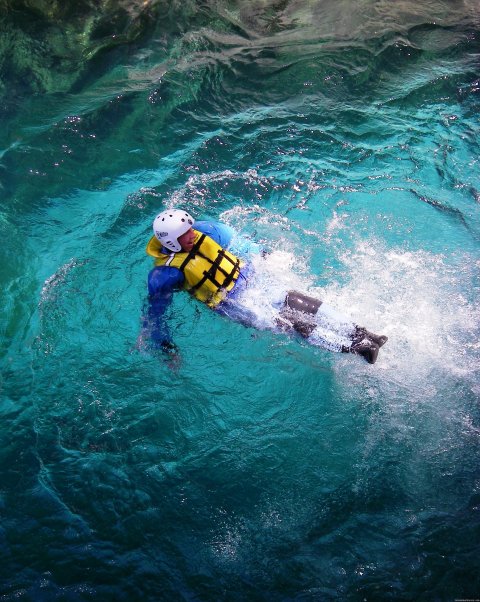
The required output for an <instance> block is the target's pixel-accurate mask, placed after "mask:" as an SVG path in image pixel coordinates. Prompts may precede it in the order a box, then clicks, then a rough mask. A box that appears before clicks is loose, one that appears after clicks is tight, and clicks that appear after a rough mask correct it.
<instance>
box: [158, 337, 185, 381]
mask: <svg viewBox="0 0 480 602" xmlns="http://www.w3.org/2000/svg"><path fill="white" fill-rule="evenodd" d="M161 347H162V351H163V354H164V356H165V359H166V361H167V366H168V367H169V368H170V370H172V371H173V372H175V373H176V372H178V371H179V369H180V366H181V365H182V357H181V355H180V352H179V351H178V347H177V346H176V345H175V343H171V342H170V341H163V343H162V345H161Z"/></svg>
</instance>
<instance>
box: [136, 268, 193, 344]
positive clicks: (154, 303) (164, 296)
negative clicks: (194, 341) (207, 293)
mask: <svg viewBox="0 0 480 602" xmlns="http://www.w3.org/2000/svg"><path fill="white" fill-rule="evenodd" d="M183 282H184V276H183V274H182V272H181V271H180V270H177V268H171V267H167V266H160V267H155V268H153V270H151V271H150V273H149V274H148V300H147V307H146V311H145V318H144V323H143V327H144V331H146V333H147V334H148V336H149V339H150V342H151V344H152V346H153V347H154V348H157V349H164V350H167V351H168V349H170V348H172V347H173V343H172V337H171V335H170V331H169V328H168V325H167V323H166V321H165V312H166V310H167V308H168V306H169V305H170V303H171V300H172V296H173V293H174V291H175V290H178V289H180V288H182V286H183Z"/></svg>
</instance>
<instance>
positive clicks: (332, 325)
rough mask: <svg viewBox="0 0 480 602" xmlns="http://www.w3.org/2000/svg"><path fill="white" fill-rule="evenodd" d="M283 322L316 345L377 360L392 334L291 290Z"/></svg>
mask: <svg viewBox="0 0 480 602" xmlns="http://www.w3.org/2000/svg"><path fill="white" fill-rule="evenodd" d="M279 325H280V326H281V327H282V328H283V329H284V330H287V329H288V327H290V328H293V329H294V330H295V331H297V332H298V333H299V334H300V335H301V336H303V337H304V338H306V339H308V341H309V342H310V343H312V344H313V345H319V346H321V347H324V348H326V349H329V350H331V351H342V352H344V353H355V354H357V355H361V356H362V357H363V358H364V359H365V360H366V361H367V362H369V363H370V364H374V363H375V362H376V360H377V356H378V350H379V348H380V347H381V346H382V345H384V344H385V343H386V342H387V340H388V337H386V336H385V335H377V334H374V333H372V332H369V331H368V330H367V329H366V328H363V327H361V326H358V325H356V324H354V323H353V322H351V321H350V320H348V318H346V317H345V316H343V315H342V314H340V313H339V312H337V311H336V310H334V309H333V308H332V307H330V306H328V305H326V304H325V303H323V302H322V301H320V300H319V299H316V298H314V297H309V296H308V295H304V294H303V293H299V292H297V291H289V292H288V293H287V296H286V298H285V304H284V306H283V308H282V310H281V311H280V314H279Z"/></svg>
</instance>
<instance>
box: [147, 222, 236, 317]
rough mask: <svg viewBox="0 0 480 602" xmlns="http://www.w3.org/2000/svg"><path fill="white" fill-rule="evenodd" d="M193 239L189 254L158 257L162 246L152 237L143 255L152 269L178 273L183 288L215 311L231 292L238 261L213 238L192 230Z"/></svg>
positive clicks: (160, 254) (181, 253) (162, 254)
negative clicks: (149, 258) (151, 260)
mask: <svg viewBox="0 0 480 602" xmlns="http://www.w3.org/2000/svg"><path fill="white" fill-rule="evenodd" d="M194 232H195V239H194V244H193V248H192V250H191V251H190V252H189V253H186V252H184V251H180V252H179V253H170V254H168V255H166V254H165V253H162V244H161V243H160V241H159V240H157V239H156V238H155V236H152V238H151V239H150V240H149V242H148V244H147V249H146V250H147V254H148V255H151V256H152V257H154V258H155V265H157V266H163V265H164V266H169V267H172V268H177V269H179V270H181V271H182V272H183V274H184V276H185V284H184V288H185V289H186V290H187V291H188V292H189V293H191V294H192V295H193V296H194V297H196V298H197V299H199V300H200V301H203V302H204V303H206V304H207V305H208V306H209V307H215V306H216V305H218V304H219V303H220V301H222V300H223V299H224V298H225V296H226V294H227V293H228V292H229V291H231V290H232V288H233V287H234V286H235V282H236V281H237V278H238V275H239V274H240V268H241V267H242V265H243V263H242V261H241V260H240V259H239V258H238V257H236V256H235V255H234V254H233V253H230V251H227V250H226V249H222V247H221V246H220V245H219V244H217V243H216V242H215V241H214V240H213V238H210V236H207V235H206V234H203V233H202V232H198V230H194Z"/></svg>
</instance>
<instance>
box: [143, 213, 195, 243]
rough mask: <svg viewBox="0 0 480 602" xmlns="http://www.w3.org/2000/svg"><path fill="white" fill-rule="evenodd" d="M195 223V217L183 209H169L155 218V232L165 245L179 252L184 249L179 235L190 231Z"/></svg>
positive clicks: (156, 236)
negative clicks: (179, 240)
mask: <svg viewBox="0 0 480 602" xmlns="http://www.w3.org/2000/svg"><path fill="white" fill-rule="evenodd" d="M194 223H195V220H194V219H193V217H192V216H191V215H190V214H189V213H187V212H186V211H183V209H167V210H166V211H162V212H161V213H159V214H158V215H157V217H156V218H155V219H154V220H153V233H154V234H155V238H157V239H158V240H159V241H160V242H161V243H162V245H163V246H164V247H167V249H169V250H170V251H173V252H174V253H178V252H179V251H181V250H182V247H181V246H180V244H179V243H178V237H179V236H182V234H185V232H188V230H190V228H191V227H192V226H193V224H194Z"/></svg>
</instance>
